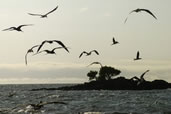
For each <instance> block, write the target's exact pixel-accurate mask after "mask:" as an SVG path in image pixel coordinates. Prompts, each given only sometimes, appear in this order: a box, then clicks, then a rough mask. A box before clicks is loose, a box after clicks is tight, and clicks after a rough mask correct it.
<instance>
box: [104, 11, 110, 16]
mask: <svg viewBox="0 0 171 114" xmlns="http://www.w3.org/2000/svg"><path fill="white" fill-rule="evenodd" d="M104 16H105V17H111V16H112V14H111V13H109V12H106V13H105V14H104Z"/></svg>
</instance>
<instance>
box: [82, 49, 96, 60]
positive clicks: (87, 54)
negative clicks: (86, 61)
mask: <svg viewBox="0 0 171 114" xmlns="http://www.w3.org/2000/svg"><path fill="white" fill-rule="evenodd" d="M92 52H94V53H96V54H97V55H99V53H98V51H97V50H92V51H90V52H86V51H83V52H82V53H81V54H80V56H79V58H81V56H82V55H83V54H86V56H89V55H91V53H92Z"/></svg>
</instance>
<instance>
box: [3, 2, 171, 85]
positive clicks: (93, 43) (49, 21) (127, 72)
mask: <svg viewBox="0 0 171 114" xmlns="http://www.w3.org/2000/svg"><path fill="white" fill-rule="evenodd" d="M170 4H171V0H164V1H163V0H1V1H0V14H1V18H0V20H1V21H0V25H1V26H0V29H1V30H3V29H6V28H8V27H11V26H18V25H20V24H34V26H28V27H23V31H24V32H17V31H0V52H1V54H0V84H8V83H78V82H84V81H88V77H87V76H86V75H87V73H88V72H89V71H90V70H99V66H98V65H93V66H91V67H86V66H87V65H89V64H90V63H92V62H94V61H99V62H101V63H102V64H103V65H109V66H112V67H115V68H117V69H120V70H121V71H122V73H121V74H120V76H125V77H126V78H130V77H132V76H139V75H141V73H142V72H144V71H145V70H147V69H149V70H150V72H149V73H148V74H147V75H146V76H145V79H146V80H154V79H164V80H167V81H169V82H171V75H170V74H171V53H170V48H171V45H170V43H171V32H170V30H171V21H170V20H171V13H170V11H171V7H170ZM57 5H58V6H59V7H58V9H57V10H56V11H55V12H53V13H52V14H50V15H49V16H48V18H46V19H41V18H39V17H35V16H30V15H28V14H27V13H41V14H45V13H47V12H48V11H50V10H52V9H53V8H55V7H56V6H57ZM136 8H146V9H149V10H150V11H152V12H153V13H154V15H156V17H157V18H158V20H155V19H154V18H153V17H152V16H151V15H149V14H147V13H145V12H141V13H132V14H131V15H129V17H128V21H127V23H126V24H124V20H125V19H126V17H127V16H128V14H129V12H130V11H132V10H134V9H136ZM112 37H115V38H116V40H118V41H119V42H120V44H118V45H114V46H111V44H112ZM52 39H54V40H60V41H62V42H63V43H64V44H65V45H66V46H68V47H70V53H67V52H66V51H65V50H56V53H57V55H44V54H43V53H42V54H39V55H37V56H32V54H29V55H28V66H26V65H25V62H24V56H25V54H26V52H27V50H28V49H29V48H31V47H32V46H33V45H37V44H40V43H41V42H42V41H43V40H52ZM55 46H56V45H46V46H45V47H44V49H52V48H53V47H55ZM93 49H96V50H98V51H99V53H100V55H99V56H97V55H95V54H93V55H91V56H89V57H86V56H83V57H82V58H80V59H79V58H78V57H79V54H80V53H81V52H82V51H84V50H85V51H90V50H93ZM138 50H139V51H140V54H141V55H140V56H141V57H142V58H143V59H142V60H141V61H133V58H135V56H136V52H137V51H138Z"/></svg>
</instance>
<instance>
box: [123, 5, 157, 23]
mask: <svg viewBox="0 0 171 114" xmlns="http://www.w3.org/2000/svg"><path fill="white" fill-rule="evenodd" d="M141 11H144V12H147V13H149V14H150V15H151V16H153V17H154V18H155V19H156V20H157V17H156V16H155V15H154V14H153V13H152V12H151V11H150V10H148V9H140V8H137V9H135V10H132V11H131V12H130V13H129V14H131V13H133V12H136V13H138V12H141ZM127 20H128V17H127V18H126V19H125V22H124V23H126V22H127Z"/></svg>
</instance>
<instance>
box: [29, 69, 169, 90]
mask: <svg viewBox="0 0 171 114" xmlns="http://www.w3.org/2000/svg"><path fill="white" fill-rule="evenodd" d="M147 72H149V70H146V71H145V72H144V73H142V75H141V76H140V78H138V77H136V76H134V77H132V78H131V79H126V78H125V77H123V76H120V77H117V78H114V79H112V77H114V76H117V75H119V74H120V73H121V71H120V70H118V69H115V68H113V67H109V66H102V67H101V68H100V71H99V73H98V72H97V71H90V72H89V73H87V76H88V77H89V80H90V82H85V83H83V84H76V85H72V86H65V87H59V88H40V89H33V90H32V91H36V90H153V89H168V88H171V83H168V82H167V81H165V80H154V81H146V80H145V79H144V75H145V74H146V73H147ZM97 74H99V75H98V76H97Z"/></svg>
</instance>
